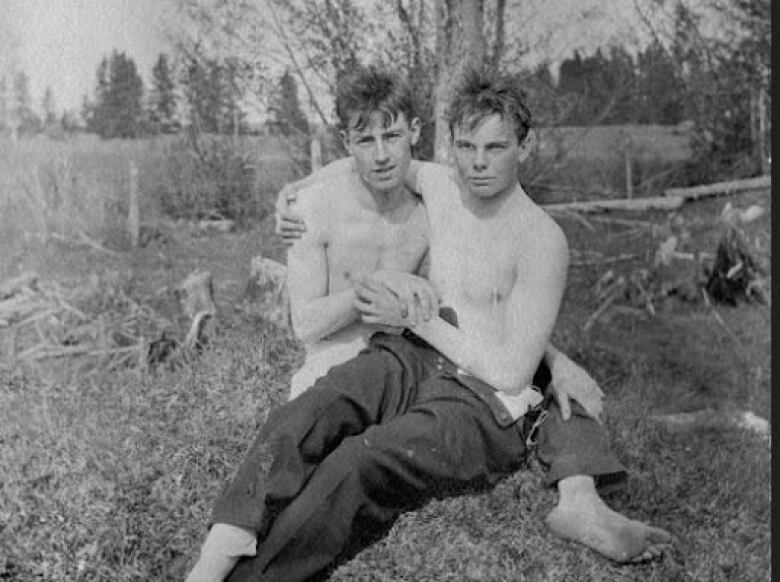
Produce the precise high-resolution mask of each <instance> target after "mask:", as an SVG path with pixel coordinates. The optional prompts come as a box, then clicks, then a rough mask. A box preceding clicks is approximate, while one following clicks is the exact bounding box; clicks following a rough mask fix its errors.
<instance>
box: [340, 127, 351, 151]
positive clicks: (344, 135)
mask: <svg viewBox="0 0 780 582" xmlns="http://www.w3.org/2000/svg"><path fill="white" fill-rule="evenodd" d="M339 137H340V138H341V143H343V144H344V149H345V150H347V152H348V153H349V155H352V145H351V142H350V141H349V131H348V130H344V129H341V130H339Z"/></svg>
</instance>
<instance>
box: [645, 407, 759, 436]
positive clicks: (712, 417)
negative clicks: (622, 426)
mask: <svg viewBox="0 0 780 582" xmlns="http://www.w3.org/2000/svg"><path fill="white" fill-rule="evenodd" d="M650 419H651V420H653V421H655V422H658V423H660V424H663V425H664V426H665V427H666V428H667V429H669V430H672V431H684V430H691V429H695V428H710V427H713V428H727V427H729V426H733V427H736V428H741V429H744V430H749V431H751V432H753V433H755V434H757V435H759V436H761V437H763V438H765V439H768V438H769V433H770V429H769V422H768V421H767V420H766V419H763V418H761V417H760V416H758V415H756V414H754V413H752V412H750V411H748V410H745V411H735V412H722V411H718V410H713V409H710V408H705V409H704V410H697V411H695V412H675V413H672V414H661V415H656V416H651V417H650Z"/></svg>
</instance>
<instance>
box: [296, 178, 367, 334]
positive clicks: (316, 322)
mask: <svg viewBox="0 0 780 582" xmlns="http://www.w3.org/2000/svg"><path fill="white" fill-rule="evenodd" d="M299 203H300V211H301V213H302V214H303V215H304V217H305V219H306V221H307V224H309V225H310V227H309V228H307V230H306V232H305V233H303V236H302V237H301V238H300V240H298V241H296V242H295V244H293V246H292V247H290V249H289V250H288V252H287V286H288V289H289V292H290V315H291V317H292V324H293V331H294V332H295V335H296V337H297V338H298V339H299V340H300V341H302V342H303V343H306V344H310V343H313V342H316V341H318V340H320V339H322V338H324V337H326V336H328V335H330V334H332V333H334V332H336V331H338V330H339V329H341V328H343V327H346V326H347V325H349V324H350V323H352V322H353V321H355V320H357V318H358V316H359V314H358V312H357V310H356V309H355V308H354V306H353V303H354V300H355V293H354V291H353V290H352V289H349V290H346V291H341V292H339V293H334V294H329V293H328V277H329V273H328V260H327V254H326V252H327V243H328V236H329V235H328V224H329V220H330V214H331V211H332V210H331V208H332V205H331V204H330V203H329V200H328V197H327V195H325V196H323V195H322V192H320V191H319V189H311V190H308V191H305V192H303V193H302V196H301V197H300V199H299Z"/></svg>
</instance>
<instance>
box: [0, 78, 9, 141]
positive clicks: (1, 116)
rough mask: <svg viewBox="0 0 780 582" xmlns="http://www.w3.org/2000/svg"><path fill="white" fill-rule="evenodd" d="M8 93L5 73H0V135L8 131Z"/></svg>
mask: <svg viewBox="0 0 780 582" xmlns="http://www.w3.org/2000/svg"><path fill="white" fill-rule="evenodd" d="M9 93H10V91H9V87H8V78H7V77H6V76H5V75H0V135H3V134H4V133H6V132H7V131H9V129H10V127H11V125H10V124H11V119H10V117H11V107H10V106H9V104H10V97H9Z"/></svg>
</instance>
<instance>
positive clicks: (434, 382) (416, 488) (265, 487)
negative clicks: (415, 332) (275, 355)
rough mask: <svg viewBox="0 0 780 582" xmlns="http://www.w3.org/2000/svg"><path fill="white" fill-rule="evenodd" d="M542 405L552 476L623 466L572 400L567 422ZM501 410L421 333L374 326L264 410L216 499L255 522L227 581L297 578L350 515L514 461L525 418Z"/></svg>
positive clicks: (374, 516) (345, 532) (521, 447)
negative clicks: (311, 381) (248, 553)
mask: <svg viewBox="0 0 780 582" xmlns="http://www.w3.org/2000/svg"><path fill="white" fill-rule="evenodd" d="M547 403H548V404H550V402H549V399H548V400H547ZM575 408H577V407H575ZM545 412H547V414H548V417H547V419H546V420H545V422H544V423H542V424H541V426H540V427H539V430H538V435H537V437H538V454H539V458H540V460H541V461H542V462H543V464H545V465H547V466H548V467H549V473H548V475H549V477H548V481H549V482H555V481H556V480H558V479H561V478H563V477H566V476H569V475H575V474H590V475H594V476H597V477H601V478H606V479H609V480H612V481H615V480H619V479H621V478H623V477H624V476H625V470H624V468H623V467H622V465H620V463H619V462H618V461H617V460H615V459H614V458H613V457H612V456H611V454H610V453H609V448H608V444H607V441H606V437H605V434H604V432H603V430H602V429H601V427H600V425H598V423H596V422H595V421H594V420H593V419H590V418H589V417H587V415H584V412H583V411H582V410H581V409H578V410H577V411H576V413H575V414H574V415H573V417H572V418H571V419H570V420H569V421H566V422H565V423H564V422H563V421H562V419H561V418H560V413H559V411H558V410H557V407H556V406H554V405H553V406H549V407H548V410H546V411H545ZM505 413H506V411H505V410H504V409H503V406H502V405H501V403H500V402H499V401H498V400H497V399H496V398H495V397H494V396H493V390H492V389H491V388H490V387H489V386H487V385H486V384H484V383H482V382H479V381H478V380H475V379H473V378H468V379H464V378H463V377H461V376H459V375H458V374H457V373H456V370H455V368H454V366H452V364H451V363H449V362H448V361H447V360H445V359H444V358H442V357H441V356H440V355H439V354H438V352H436V351H435V350H433V349H431V348H430V347H427V346H425V345H424V344H423V342H420V341H414V339H413V338H412V339H410V338H405V337H399V336H391V335H386V334H377V335H376V336H375V337H374V338H373V339H372V341H371V345H370V347H369V349H367V350H364V351H363V352H361V354H360V355H359V356H357V357H356V358H354V359H353V360H350V361H349V362H346V363H344V364H342V365H340V366H337V367H335V368H333V369H331V371H330V372H329V373H328V374H327V375H326V376H325V377H324V378H321V379H320V380H318V381H317V383H316V384H315V385H314V387H313V388H312V389H310V390H308V391H307V392H305V393H304V394H302V395H301V396H299V397H298V398H296V399H295V400H293V401H292V402H289V403H287V404H285V405H284V406H282V407H280V408H278V409H276V410H274V411H273V412H272V413H271V415H270V416H269V418H268V421H267V422H266V424H265V425H264V427H263V429H262V430H261V433H260V435H259V436H258V438H257V440H256V441H255V442H254V444H253V445H252V448H251V449H250V451H249V454H248V456H247V458H246V460H245V461H244V462H243V464H242V465H241V467H240V468H239V470H238V472H237V474H236V476H235V478H234V479H233V480H232V482H231V483H230V484H229V485H228V487H227V488H226V490H225V492H224V493H223V494H222V496H221V497H220V498H219V499H218V500H217V503H216V506H215V509H214V513H213V521H214V522H216V523H228V524H233V525H237V526H240V527H245V528H249V529H253V530H255V531H257V532H258V551H257V555H256V556H255V557H252V558H246V559H242V560H241V561H240V562H239V563H238V564H237V566H236V567H235V568H234V570H233V572H232V573H231V575H230V576H229V577H228V580H230V581H231V582H236V581H239V580H241V581H245V580H246V581H248V580H253V581H279V582H294V581H296V580H306V579H307V578H309V577H310V576H312V575H314V574H316V573H318V572H321V571H322V570H323V569H325V568H327V567H328V566H329V565H330V564H331V563H332V562H333V561H334V559H335V558H336V557H337V556H338V555H339V554H341V553H342V551H343V550H344V548H345V546H346V544H347V541H348V539H349V536H350V533H351V531H352V530H353V527H354V525H355V522H356V521H357V520H358V518H360V519H361V520H362V519H368V520H372V521H374V522H378V523H390V522H391V521H392V520H393V519H394V518H395V517H396V516H397V515H398V513H399V512H400V511H401V509H402V508H403V507H404V506H405V505H406V504H407V503H408V502H409V500H410V499H420V498H424V497H425V496H427V495H431V494H432V493H434V492H436V491H438V490H440V489H441V488H442V487H449V486H452V485H467V484H470V483H472V482H475V481H483V480H485V479H488V480H489V479H492V478H495V477H498V476H502V475H506V474H508V473H510V472H513V471H515V470H517V469H518V468H520V467H521V466H522V465H523V463H524V461H525V458H526V453H527V448H526V440H527V437H528V434H526V433H527V432H528V430H529V429H530V426H529V423H528V422H523V421H518V422H513V421H511V419H508V417H507V416H506V414H505Z"/></svg>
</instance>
